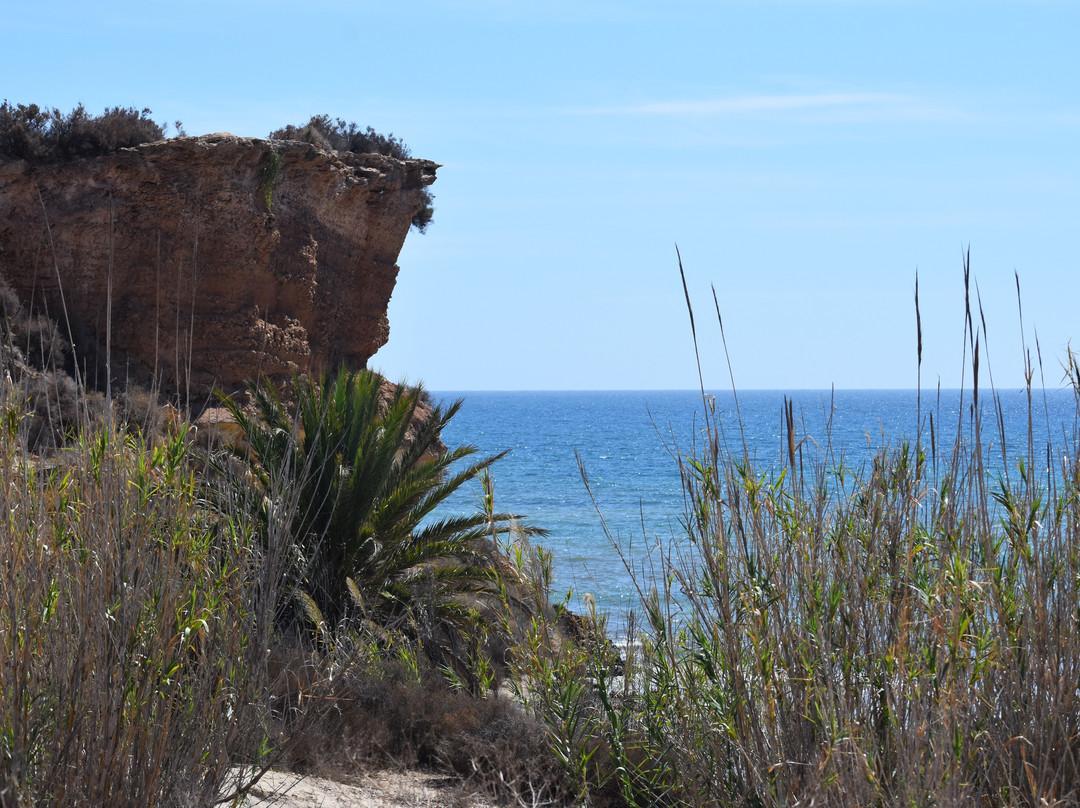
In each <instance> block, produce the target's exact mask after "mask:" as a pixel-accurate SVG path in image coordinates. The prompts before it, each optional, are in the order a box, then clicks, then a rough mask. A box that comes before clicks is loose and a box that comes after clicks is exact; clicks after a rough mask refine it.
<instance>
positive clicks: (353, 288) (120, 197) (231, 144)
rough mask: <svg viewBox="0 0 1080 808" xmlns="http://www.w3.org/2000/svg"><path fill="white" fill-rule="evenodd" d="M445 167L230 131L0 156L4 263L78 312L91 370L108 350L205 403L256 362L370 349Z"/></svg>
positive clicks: (300, 366) (77, 336)
mask: <svg viewBox="0 0 1080 808" xmlns="http://www.w3.org/2000/svg"><path fill="white" fill-rule="evenodd" d="M437 168H438V165H437V164H436V163H433V162H430V161H427V160H398V159H395V158H392V157H385V156H383V155H379V154H352V153H339V152H328V151H324V150H321V149H319V148H317V147H315V146H313V145H311V144H308V143H302V142H297V141H274V140H259V139H253V138H241V137H236V136H233V135H230V134H215V135H205V136H202V137H184V138H175V139H172V140H163V141H158V142H155V143H146V144H143V145H141V146H138V147H135V148H129V149H122V150H120V151H118V152H116V153H114V154H111V155H107V156H104V157H97V158H91V159H80V160H73V161H71V162H68V163H63V164H56V165H52V164H50V165H38V166H31V165H30V164H29V163H26V162H24V161H21V160H7V161H5V159H4V158H2V157H0V274H2V276H3V278H4V279H5V280H6V281H7V283H8V284H9V285H10V286H11V287H12V288H13V289H14V290H15V291H16V293H17V294H18V295H19V297H20V298H21V299H22V300H23V301H24V303H26V304H28V305H32V306H33V307H34V308H35V309H37V310H42V309H47V311H48V313H49V315H50V316H52V317H54V318H56V319H57V320H58V321H59V322H60V324H61V330H63V329H65V328H70V333H71V335H72V338H73V340H74V342H75V346H76V353H77V355H78V357H79V362H80V365H81V366H82V369H83V370H84V371H85V373H86V377H87V380H88V381H89V382H90V383H91V384H94V385H96V386H98V387H99V388H100V387H103V386H104V381H105V378H104V377H105V368H106V359H107V358H108V359H109V360H110V361H109V362H108V364H109V366H110V368H111V376H112V378H113V380H114V381H116V382H120V383H123V382H125V381H126V380H134V381H140V382H144V383H145V382H148V381H149V380H150V379H151V378H154V377H156V378H157V380H158V383H159V385H160V386H161V389H162V391H163V392H164V393H165V394H168V395H177V396H178V397H179V398H181V399H182V400H189V401H190V403H191V404H193V405H195V406H196V407H198V405H199V403H200V402H201V401H205V400H206V398H207V397H208V395H209V393H210V391H211V390H212V389H213V387H214V386H220V387H222V388H223V389H224V390H226V391H227V392H232V391H235V390H237V389H239V388H240V387H241V386H242V384H243V382H244V381H245V380H246V379H250V378H253V377H254V376H256V375H260V374H265V375H269V376H271V377H279V378H281V377H284V376H287V375H289V374H291V373H292V372H294V371H301V372H308V371H318V370H322V369H326V368H333V367H335V366H336V365H337V364H338V363H340V362H345V363H346V364H347V365H349V366H351V367H359V366H363V365H365V364H366V362H367V361H368V359H369V358H370V357H371V356H372V355H373V354H374V353H375V352H376V351H377V350H378V349H379V348H380V347H381V346H382V345H384V344H385V343H386V340H387V338H388V336H389V324H388V322H387V317H386V310H387V304H388V302H389V299H390V295H391V293H392V291H393V288H394V283H395V280H396V278H397V272H398V267H397V265H396V261H397V256H398V253H399V252H400V250H401V247H402V244H403V243H404V240H405V236H406V234H407V233H408V231H409V226H410V222H411V220H412V217H413V216H414V215H415V214H416V212H417V211H418V210H420V208H421V207H422V206H423V199H422V189H423V188H424V187H425V186H427V185H430V184H431V183H432V182H434V180H435V170H436V169H437ZM65 336H66V335H65ZM106 345H108V346H111V350H110V351H109V352H108V353H107V352H106Z"/></svg>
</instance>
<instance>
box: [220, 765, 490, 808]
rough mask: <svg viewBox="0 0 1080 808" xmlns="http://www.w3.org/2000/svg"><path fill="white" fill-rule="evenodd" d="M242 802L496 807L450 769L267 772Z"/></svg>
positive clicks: (270, 807) (259, 807)
mask: <svg viewBox="0 0 1080 808" xmlns="http://www.w3.org/2000/svg"><path fill="white" fill-rule="evenodd" d="M241 806H242V808H346V806H348V808H390V807H391V806H403V808H492V803H490V802H488V801H486V800H483V799H481V798H479V797H477V796H476V795H471V796H470V795H467V794H465V792H464V791H463V790H462V787H461V784H460V783H459V782H458V781H456V780H453V779H452V778H449V777H446V776H445V775H439V774H430V773H427V772H418V771H399V770H390V771H380V772H369V773H367V774H363V775H358V776H356V777H354V778H352V779H351V780H350V782H348V783H341V782H337V781H334V780H327V779H324V778H322V777H311V776H307V777H300V776H299V775H295V774H288V773H285V772H267V773H266V775H265V776H264V777H263V778H262V779H261V780H260V781H259V782H258V784H257V785H256V786H255V787H254V788H253V789H252V792H251V794H249V795H248V797H247V799H246V800H244V802H242V803H241Z"/></svg>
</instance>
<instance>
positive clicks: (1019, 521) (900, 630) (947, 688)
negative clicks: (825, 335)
mask: <svg viewBox="0 0 1080 808" xmlns="http://www.w3.org/2000/svg"><path fill="white" fill-rule="evenodd" d="M968 268H969V264H968V262H967V261H965V287H966V288H968V289H969V292H968V294H967V297H966V300H965V304H966V314H965V333H964V340H965V342H964V353H965V361H966V362H967V363H968V365H967V366H968V369H969V371H970V382H969V386H968V388H967V390H966V392H965V394H964V407H963V408H962V414H961V422H960V424H959V425H958V426H959V428H958V429H957V433H956V434H957V437H956V439H955V442H953V443H952V445H938V442H939V439H940V435H941V432H942V430H941V428H940V412H939V413H938V417H937V419H936V420H937V427H936V428H935V427H934V422H935V419H934V416H933V415H932V414H931V415H929V417H928V419H927V421H926V423H925V424H922V425H921V427H920V429H919V430H918V431H917V433H916V434H915V435H914V436H911V437H909V438H908V439H900V440H897V441H896V442H895V443H893V444H891V445H887V446H885V447H883V448H882V449H881V450H880V451H879V452H878V453H877V455H876V456H875V457H874V458H873V459H872V461H871V462H869V463H868V464H867V465H865V466H864V467H862V468H857V469H852V468H849V467H848V466H846V465H845V461H844V457H843V453H842V450H840V449H839V448H837V447H834V446H832V445H831V441H828V440H827V441H826V443H825V445H824V446H823V447H820V448H819V447H817V446H816V445H815V444H813V443H812V442H810V441H806V440H804V439H803V436H802V435H800V434H799V432H798V422H797V419H796V418H795V416H794V409H793V407H792V405H791V404H790V403H788V404H786V405H785V412H784V420H785V424H786V435H785V438H786V453H785V454H786V458H785V461H784V463H783V466H782V467H780V468H770V469H763V468H758V467H756V466H755V464H754V463H753V462H752V461H751V460H750V458H749V453H748V452H747V451H746V447H745V443H743V444H742V445H739V446H737V447H735V448H732V447H731V446H730V445H729V444H728V442H727V441H726V439H725V438H724V429H725V424H724V423H722V415H721V414H720V413H719V412H717V411H716V410H715V409H714V408H713V407H712V406H711V401H710V399H709V398H708V397H707V396H704V393H703V401H704V406H705V409H706V414H707V428H706V429H705V430H704V433H703V435H702V441H701V443H700V445H698V446H697V447H695V448H693V449H692V450H690V451H687V452H685V453H683V454H680V455H678V457H677V462H678V464H679V469H680V472H681V475H682V481H683V489H684V494H685V502H686V508H685V513H684V515H683V524H682V527H683V530H684V534H683V535H679V536H676V537H673V538H672V539H671V540H670V541H659V540H658V541H657V542H656V550H657V553H658V556H657V557H658V558H659V563H658V566H657V572H658V574H657V575H655V576H653V577H650V578H646V577H644V576H643V575H642V574H641V573H640V572H635V570H636V569H637V566H636V564H635V563H634V562H633V560H632V559H627V570H628V571H629V572H630V574H631V575H632V576H633V577H634V579H635V584H636V586H637V587H638V592H639V594H640V624H639V628H638V629H637V630H636V631H635V632H634V636H633V637H632V638H631V647H632V648H634V649H636V655H635V656H636V662H635V663H634V664H633V666H630V665H629V664H628V666H627V671H626V678H625V680H624V681H623V683H622V684H621V686H619V685H618V683H617V682H615V683H613V682H612V680H611V678H610V677H607V678H605V677H604V676H602V675H600V676H596V677H595V682H596V684H597V686H598V687H600V688H602V690H603V693H602V697H601V699H600V702H602V704H600V703H595V702H594V703H593V704H592V705H591V706H590V705H589V704H585V706H584V707H583V708H582V709H583V710H584V711H585V713H586V714H587V715H588V716H590V720H591V721H592V726H593V731H594V733H595V735H596V736H597V737H607V738H608V739H609V740H608V743H607V747H608V748H609V750H610V754H611V757H612V761H613V764H614V765H613V766H612V767H610V769H609V774H608V775H607V776H608V777H609V778H611V779H613V780H616V781H618V782H619V783H620V784H621V788H620V794H621V796H620V799H619V800H618V801H619V802H621V803H622V804H643V805H644V804H657V803H661V804H671V805H695V806H696V805H717V806H719V805H755V806H766V805H767V806H780V805H837V806H850V805H878V806H901V805H903V806H910V805H935V806H951V805H975V804H978V805H1000V806H1006V805H1030V806H1036V805H1038V806H1045V805H1076V804H1078V803H1080V470H1078V464H1080V439H1078V435H1077V432H1076V430H1075V429H1073V430H1072V431H1071V433H1069V434H1068V435H1066V436H1065V438H1066V439H1064V440H1062V441H1060V442H1058V441H1055V442H1054V443H1052V444H1047V445H1039V444H1038V443H1037V441H1036V438H1035V433H1034V431H1033V430H1034V427H1033V423H1034V410H1033V409H1030V410H1029V412H1030V413H1031V415H1029V419H1028V441H1027V450H1026V452H1024V453H1023V456H1019V457H1013V456H1007V455H1005V453H1004V452H1005V450H1004V449H1003V448H1000V447H1001V446H1003V445H1004V443H1005V437H1006V435H1005V430H1006V428H1007V427H1006V425H1005V422H1004V419H1003V417H1002V415H1001V410H1000V401H999V399H998V397H997V394H996V391H995V390H994V389H993V387H992V375H990V372H989V363H988V362H987V361H986V356H985V345H986V342H987V336H986V324H985V320H984V318H983V317H982V311H981V307H980V306H979V305H978V303H977V290H975V291H974V292H972V291H970V287H969V284H968V278H969V274H968ZM684 282H685V281H684ZM687 300H688V304H689V296H688V297H687ZM717 314H718V316H719V307H717ZM916 314H917V321H918V326H917V328H918V331H919V334H918V337H919V339H918V343H919V354H920V355H919V361H920V365H921V347H922V345H921V343H922V334H921V317H920V316H919V314H918V311H917V312H916ZM692 316H693V314H692V311H691V317H692ZM721 328H722V323H721ZM1033 375H1034V374H1033V372H1032V368H1031V361H1030V359H1029V360H1028V368H1027V380H1028V381H1027V384H1028V388H1027V395H1028V402H1029V408H1030V407H1031V401H1032V399H1033V396H1034V395H1035V390H1033V388H1032V378H1033ZM986 378H990V380H991V387H990V388H989V390H988V391H986V390H983V389H981V388H980V383H981V382H983V380H985V379H986ZM1067 381H1068V383H1069V384H1070V385H1071V386H1072V389H1073V392H1074V394H1076V397H1077V402H1078V407H1077V413H1078V415H1080V365H1078V362H1077V359H1076V358H1075V357H1073V356H1070V357H1069V359H1068V365H1067ZM921 410H922V403H921V401H920V411H921ZM984 419H985V420H986V422H988V423H993V424H994V426H995V427H996V430H995V431H996V433H997V434H992V433H991V434H986V433H985V429H984V426H983V424H984ZM726 426H727V428H728V432H729V433H730V432H731V424H727V425H726ZM926 426H929V435H928V434H926V432H925V431H924V428H925V427H926ZM995 446H997V447H998V448H994V447H995ZM994 452H1000V454H999V455H997V456H996V457H994V456H992V453H994ZM616 546H618V545H616ZM612 704H613V705H616V706H620V711H618V712H617V714H616V713H614V712H613V711H612V710H611V709H606V708H607V707H608V706H609V705H612ZM613 716H614V718H613ZM616 719H617V720H616ZM618 755H621V756H622V758H623V761H622V762H620V760H619V759H618ZM633 760H637V761H647V762H648V763H647V765H638V766H633V765H628V764H627V763H626V762H625V761H633ZM601 785H602V784H601V783H600V782H595V783H594V784H593V786H594V787H593V790H592V792H591V793H590V794H588V795H586V796H587V797H588V798H589V799H591V800H592V801H593V802H599V801H602V800H601V799H600V798H601V796H602V795H603V794H604V793H606V792H608V791H610V788H609V789H606V790H604V789H601V788H600V786H601Z"/></svg>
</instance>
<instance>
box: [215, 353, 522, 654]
mask: <svg viewBox="0 0 1080 808" xmlns="http://www.w3.org/2000/svg"><path fill="white" fill-rule="evenodd" d="M250 393H251V397H252V401H253V402H254V410H255V411H254V413H253V414H248V413H246V412H245V411H244V410H243V409H242V408H241V407H240V406H238V405H237V404H236V403H235V402H232V401H231V400H228V399H225V400H224V405H225V406H226V407H227V408H228V409H229V411H230V412H231V414H232V416H233V418H234V419H235V421H236V423H237V424H238V425H239V427H240V429H241V431H242V433H243V437H244V439H245V441H246V444H247V445H246V447H244V448H241V449H236V450H234V451H235V454H236V456H238V457H240V458H241V459H242V460H243V461H244V463H243V465H244V467H245V468H246V470H247V472H249V473H248V474H247V475H245V476H246V478H247V481H246V482H244V483H242V484H243V485H246V486H248V487H249V489H250V484H251V481H252V479H254V480H255V481H256V488H257V489H259V490H261V491H264V492H268V491H273V490H285V491H288V492H289V495H290V498H291V499H293V500H295V505H294V506H293V507H291V508H289V509H288V511H289V512H291V513H292V516H291V520H290V521H291V524H290V528H291V529H290V530H289V533H290V535H291V537H292V542H293V544H294V546H293V548H291V549H292V556H293V558H294V572H293V577H294V584H295V585H296V587H297V590H298V592H299V600H300V601H301V604H302V606H303V608H304V610H305V611H306V612H307V614H308V616H309V617H312V619H314V620H315V621H316V622H317V623H318V624H320V625H321V626H323V627H332V626H336V625H338V624H339V623H340V622H341V621H342V620H344V619H346V618H347V617H349V616H350V615H355V616H359V617H362V618H363V619H366V620H370V621H373V622H374V623H376V624H377V625H380V626H383V627H387V628H393V629H400V630H404V631H406V632H407V633H409V634H411V635H412V636H413V637H414V638H415V639H419V640H421V641H423V642H425V643H430V642H431V641H432V640H435V641H436V645H437V644H438V643H446V642H447V641H449V642H454V641H455V638H459V639H460V638H461V637H462V635H463V632H464V631H465V630H466V628H467V627H468V626H470V625H473V624H475V623H476V620H477V611H476V609H475V608H474V607H475V606H476V604H477V602H478V601H477V596H480V597H481V598H482V597H483V596H485V595H487V594H494V593H495V592H496V591H497V587H496V586H495V585H494V583H493V572H494V566H495V565H494V563H493V556H492V553H491V552H485V550H484V545H483V539H484V538H485V537H491V536H493V535H495V534H498V533H500V532H504V531H507V530H509V529H510V526H511V523H512V522H513V521H514V520H515V517H514V516H512V515H510V514H497V513H494V512H493V510H492V509H487V510H484V509H481V510H478V511H477V512H476V513H474V514H471V515H467V516H452V517H446V518H435V517H434V516H433V513H434V512H435V509H436V508H437V507H438V506H439V505H440V504H442V503H443V502H445V501H446V499H447V498H448V497H449V496H450V495H451V494H453V493H454V492H455V491H457V490H458V489H459V488H460V487H461V486H462V485H464V484H465V483H467V482H469V481H470V480H473V479H474V478H477V477H478V476H479V475H480V474H481V473H482V472H484V471H486V470H487V469H488V468H489V467H490V466H491V464H492V463H494V462H495V461H496V460H498V459H499V458H500V457H502V454H499V455H494V456H492V457H485V458H482V459H480V460H470V458H472V456H473V455H475V453H476V449H475V448H474V447H472V446H459V447H455V448H452V449H445V448H444V447H443V446H442V444H441V442H440V434H441V432H442V429H443V428H444V427H445V426H446V424H447V423H448V422H449V421H450V419H451V418H453V417H454V415H455V414H456V413H457V412H458V410H459V408H460V407H461V404H462V402H461V401H460V400H459V401H455V402H454V403H452V404H451V405H450V406H448V407H446V408H445V409H444V408H442V407H440V406H434V407H430V406H427V405H426V404H424V403H423V402H422V398H423V393H422V391H421V390H420V389H418V388H412V389H409V388H406V387H405V386H404V385H396V386H390V385H386V384H385V383H384V381H383V379H382V377H380V376H379V375H378V374H375V373H372V372H370V371H366V370H365V371H359V372H349V371H346V370H344V369H342V370H340V371H339V372H338V373H337V374H336V375H335V376H329V377H326V378H323V379H304V378H299V377H298V378H296V379H294V381H293V388H292V394H293V395H292V397H293V398H295V401H296V410H295V415H293V414H291V413H290V409H289V408H288V407H287V406H286V405H285V404H284V403H283V401H282V399H281V397H279V396H278V394H277V393H276V392H275V390H274V389H273V388H272V387H271V386H270V385H268V384H266V383H263V384H257V385H252V386H251V387H250ZM503 454H505V453H503ZM462 461H469V462H467V463H466V464H465V465H464V466H461V463H462ZM283 479H284V480H286V481H287V482H286V485H284V486H282V485H281V484H280V482H277V483H276V484H275V481H281V480H283ZM260 508H261V510H262V513H263V518H264V519H266V520H270V519H273V518H274V512H275V503H273V502H271V501H270V497H267V496H262V502H261V505H260ZM279 510H281V509H279ZM530 532H534V533H536V532H540V531H536V530H535V529H530ZM488 547H489V548H490V545H488ZM428 650H429V652H430V651H431V650H432V649H431V648H428Z"/></svg>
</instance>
